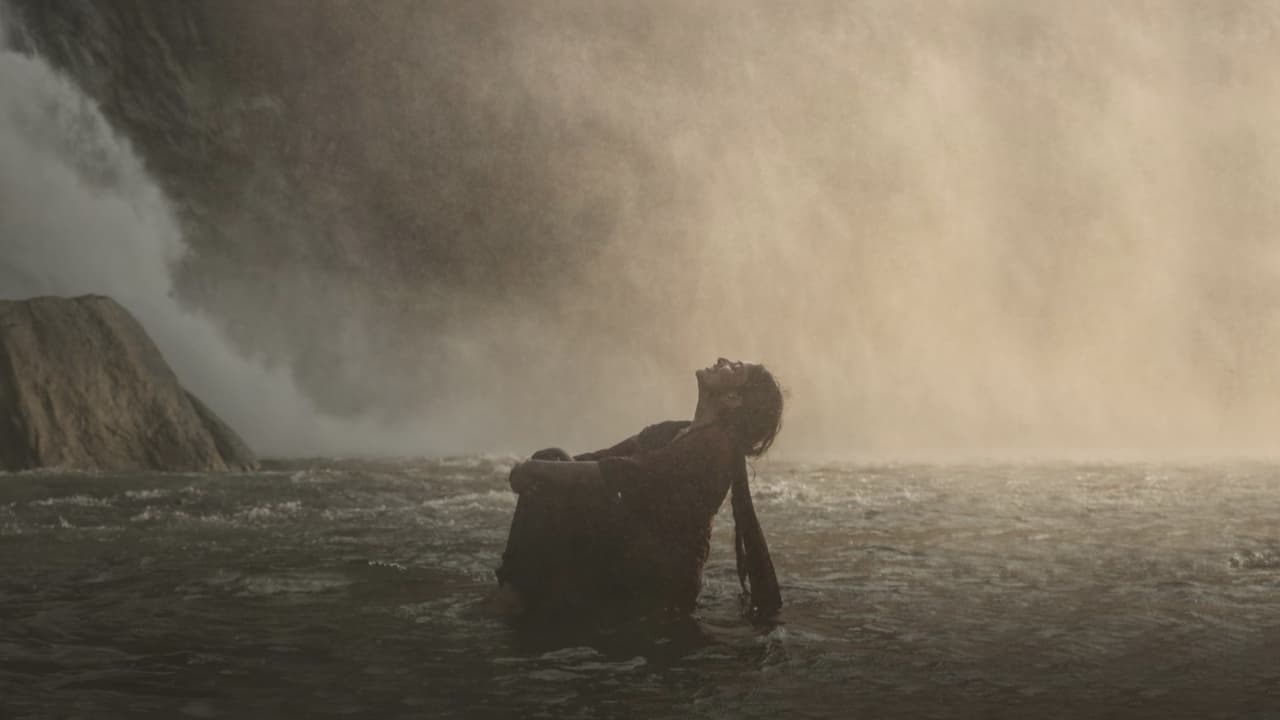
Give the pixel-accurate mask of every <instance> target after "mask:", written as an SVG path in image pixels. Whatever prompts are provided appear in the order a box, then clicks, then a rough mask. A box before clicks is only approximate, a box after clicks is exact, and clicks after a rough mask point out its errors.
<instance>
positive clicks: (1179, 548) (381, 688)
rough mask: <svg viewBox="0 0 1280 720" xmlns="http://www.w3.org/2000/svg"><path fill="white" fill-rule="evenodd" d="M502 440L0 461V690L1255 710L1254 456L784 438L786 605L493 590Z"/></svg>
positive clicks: (875, 710)
mask: <svg viewBox="0 0 1280 720" xmlns="http://www.w3.org/2000/svg"><path fill="white" fill-rule="evenodd" d="M511 462H512V460H511V459H509V458H454V459H432V460H413V461H408V460H405V461H369V460H312V461H290V462H287V463H275V464H271V465H269V466H268V467H267V468H266V469H265V470H264V471H262V472H257V473H251V474H244V475H231V476H205V475H145V476H138V475H127V476H122V475H65V474H56V473H52V474H50V473H38V474H18V475H8V476H4V477H2V478H0V717H6V718H9V717H12V718H46V717H49V718H54V717H56V718H72V717H82V718H104V717H196V718H212V717H228V718H246V717H248V718H255V717H262V718H272V717H284V716H288V717H327V716H348V717H369V718H375V717H376V718H417V717H443V718H453V717H457V718H473V717H480V718H484V717H547V718H596V717H644V718H687V717H707V718H722V717H723V718H740V717H761V718H764V717H770V718H772V717H815V718H818V717H822V718H825V717H865V718H877V717H911V718H932V717H939V718H949V717H1026V718H1042V717H1080V718H1085V717H1088V718H1094V717H1117V718H1120V717H1123V718H1133V717H1151V718H1169V717H1187V718H1211V717H1231V718H1236V717H1245V718H1280V597H1278V596H1277V591H1278V590H1280V531H1277V529H1276V526H1275V520H1276V518H1277V517H1280V466H1276V465H1272V464H1261V463H1258V464H1248V463H1232V464H1199V465H1185V466H1170V465H1147V464H1132V463H1130V464H1080V463H1065V462H1063V463H1024V464H999V463H991V464H893V463H874V464H873V463H832V464H804V463H793V462H781V461H776V462H764V463H761V464H760V465H759V467H758V468H757V470H758V475H757V477H756V479H755V481H754V487H755V495H756V501H757V507H758V509H759V513H760V516H761V521H762V523H763V525H764V527H765V531H766V533H767V534H768V536H769V539H770V543H771V545H772V548H773V553H774V558H775V561H776V563H777V566H778V570H779V576H780V580H781V582H782V586H783V593H784V599H785V601H786V607H785V609H784V612H783V615H782V617H781V618H780V622H779V623H778V624H775V625H771V626H752V625H751V624H749V623H746V622H744V621H742V620H740V619H739V617H738V599H737V578H736V575H735V573H734V571H733V554H732V548H731V546H730V541H731V537H732V535H731V527H732V520H731V517H730V514H729V512H728V509H727V503H726V508H725V512H723V513H722V515H721V516H720V518H719V519H718V520H717V528H716V533H715V536H714V539H713V550H712V557H711V562H710V564H709V566H708V568H707V586H706V589H705V590H704V593H703V597H702V602H701V607H700V609H699V612H698V613H697V615H696V616H695V617H693V618H689V619H685V620H658V619H641V620H635V621H631V622H628V623H625V624H621V625H617V624H615V625H609V626H582V627H554V628H552V627H518V626H512V625H510V624H508V623H505V622H504V621H502V620H501V619H499V618H498V617H497V616H495V615H494V614H493V613H492V612H490V610H489V606H488V604H487V602H486V601H487V598H488V595H489V593H490V592H491V590H492V589H493V572H492V571H493V568H494V567H495V566H496V564H497V562H498V558H499V555H500V553H501V551H502V546H503V542H504V539H505V536H506V530H507V523H508V522H509V520H510V517H511V512H512V510H513V509H514V506H515V503H514V497H513V496H512V495H511V494H510V493H509V492H508V491H507V489H506V474H507V471H508V469H509V468H510V465H511Z"/></svg>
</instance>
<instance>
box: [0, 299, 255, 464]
mask: <svg viewBox="0 0 1280 720" xmlns="http://www.w3.org/2000/svg"><path fill="white" fill-rule="evenodd" d="M256 465H257V462H256V460H255V459H254V456H253V453H252V452H251V451H250V450H249V448H248V447H247V446H246V445H245V444H244V442H243V441H242V440H241V439H240V438H239V437H238V436H237V435H236V433H235V432H234V431H233V430H231V428H229V427H228V426H227V425H226V424H225V423H223V422H222V421H221V420H219V419H218V418H217V416H216V415H214V413H213V412H212V411H211V410H209V408H208V407H206V406H205V405H204V403H202V402H200V400H198V399H197V398H196V397H195V396H193V395H191V394H190V393H188V392H187V391H186V390H185V389H184V388H183V387H182V385H181V384H180V383H179V382H178V378H177V376H176V375H175V374H174V373H173V370H172V369H170V368H169V365H168V364H167V363H166V362H165V360H164V357H163V356H162V355H161V353H160V350H159V348H157V347H156V345H155V343H154V342H153V341H152V340H151V338H150V337H149V336H148V335H147V333H146V331H145V330H143V328H142V325H140V324H139V323H138V321H137V320H135V319H134V318H133V316H132V315H130V314H129V312H128V311H127V310H125V309H124V308H123V307H121V306H120V305H119V304H117V303H116V302H115V301H114V300H111V299H110V298H106V297H100V296H84V297H78V298H55V297H42V298H34V299H31V300H22V301H0V469H2V470H25V469H32V468H45V467H56V468H65V469H75V470H108V471H119V470H172V471H223V470H244V469H250V468H253V467H256Z"/></svg>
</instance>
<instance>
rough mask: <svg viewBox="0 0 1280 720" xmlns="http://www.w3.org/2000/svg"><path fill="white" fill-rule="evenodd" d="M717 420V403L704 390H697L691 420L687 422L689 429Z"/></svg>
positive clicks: (710, 423) (718, 410) (718, 417)
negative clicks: (696, 403)
mask: <svg viewBox="0 0 1280 720" xmlns="http://www.w3.org/2000/svg"><path fill="white" fill-rule="evenodd" d="M719 421H720V408H719V405H718V404H717V403H716V402H715V401H714V400H712V399H711V396H710V395H708V394H707V393H706V392H699V393H698V405H697V407H695V408H694V409H693V422H691V423H689V429H690V430H692V429H693V428H698V427H705V426H707V425H715V424H716V423H717V422H719Z"/></svg>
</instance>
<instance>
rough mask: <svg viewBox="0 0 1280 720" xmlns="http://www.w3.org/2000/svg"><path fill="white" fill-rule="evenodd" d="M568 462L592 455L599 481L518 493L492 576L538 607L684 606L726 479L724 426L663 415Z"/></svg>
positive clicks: (730, 457)
mask: <svg viewBox="0 0 1280 720" xmlns="http://www.w3.org/2000/svg"><path fill="white" fill-rule="evenodd" d="M534 459H535V460H570V458H569V457H568V456H567V454H566V455H563V456H560V457H557V456H556V454H555V452H554V451H550V452H548V451H544V452H542V453H539V454H538V455H535V456H534ZM572 460H575V461H578V462H595V463H597V464H598V467H599V474H600V482H599V483H582V484H564V485H550V486H548V487H545V488H539V489H538V490H537V491H536V492H526V493H524V494H522V495H521V498H520V500H519V502H518V504H517V506H516V512H515V516H514V517H513V518H512V523H511V533H510V537H509V539H508V544H507V549H506V552H504V553H503V564H502V567H501V568H499V570H498V579H499V581H500V582H501V583H503V584H504V585H506V586H508V587H509V588H510V589H511V590H513V591H515V592H516V593H517V594H518V596H519V598H520V602H521V604H522V606H523V609H524V610H525V611H528V612H534V613H539V614H581V613H583V612H591V611H594V610H601V609H613V610H631V611H648V610H674V611H689V610H692V609H693V607H694V605H695V603H696V601H697V597H698V593H699V591H700V590H701V587H702V568H703V565H704V564H705V563H706V559H707V553H708V552H709V550H710V542H711V524H712V519H713V518H714V517H715V514H716V513H717V512H718V511H719V509H720V506H721V505H722V504H723V503H724V499H725V497H726V495H728V492H729V488H730V485H731V483H732V473H733V463H734V454H733V450H732V445H731V442H730V440H729V438H728V437H727V436H726V435H725V433H724V432H723V430H722V429H720V428H719V427H718V426H715V425H704V426H702V427H697V428H692V429H691V428H690V423H689V422H687V421H684V422H681V421H669V422H664V423H659V424H657V425H651V426H649V427H647V428H645V429H644V430H643V431H642V432H640V433H639V434H637V435H635V436H633V437H630V438H628V439H627V440H624V441H623V442H621V443H618V444H617V445H615V446H613V447H610V448H607V449H604V450H599V451H596V452H591V453H584V454H581V455H578V456H576V457H574V458H572Z"/></svg>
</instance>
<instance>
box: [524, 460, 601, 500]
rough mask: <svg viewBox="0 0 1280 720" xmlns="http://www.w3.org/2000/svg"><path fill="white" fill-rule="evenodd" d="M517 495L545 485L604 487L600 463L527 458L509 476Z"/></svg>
mask: <svg viewBox="0 0 1280 720" xmlns="http://www.w3.org/2000/svg"><path fill="white" fill-rule="evenodd" d="M508 482H510V483H511V490H512V491H513V492H515V493H516V494H517V495H522V494H524V493H527V492H531V491H536V490H537V489H538V488H543V487H573V486H582V487H600V488H603V487H604V479H603V478H602V477H601V475H600V464H599V463H596V462H591V461H567V462H566V461H562V460H526V461H524V462H522V463H517V464H516V466H515V467H513V468H511V475H510V477H509V478H508Z"/></svg>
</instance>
